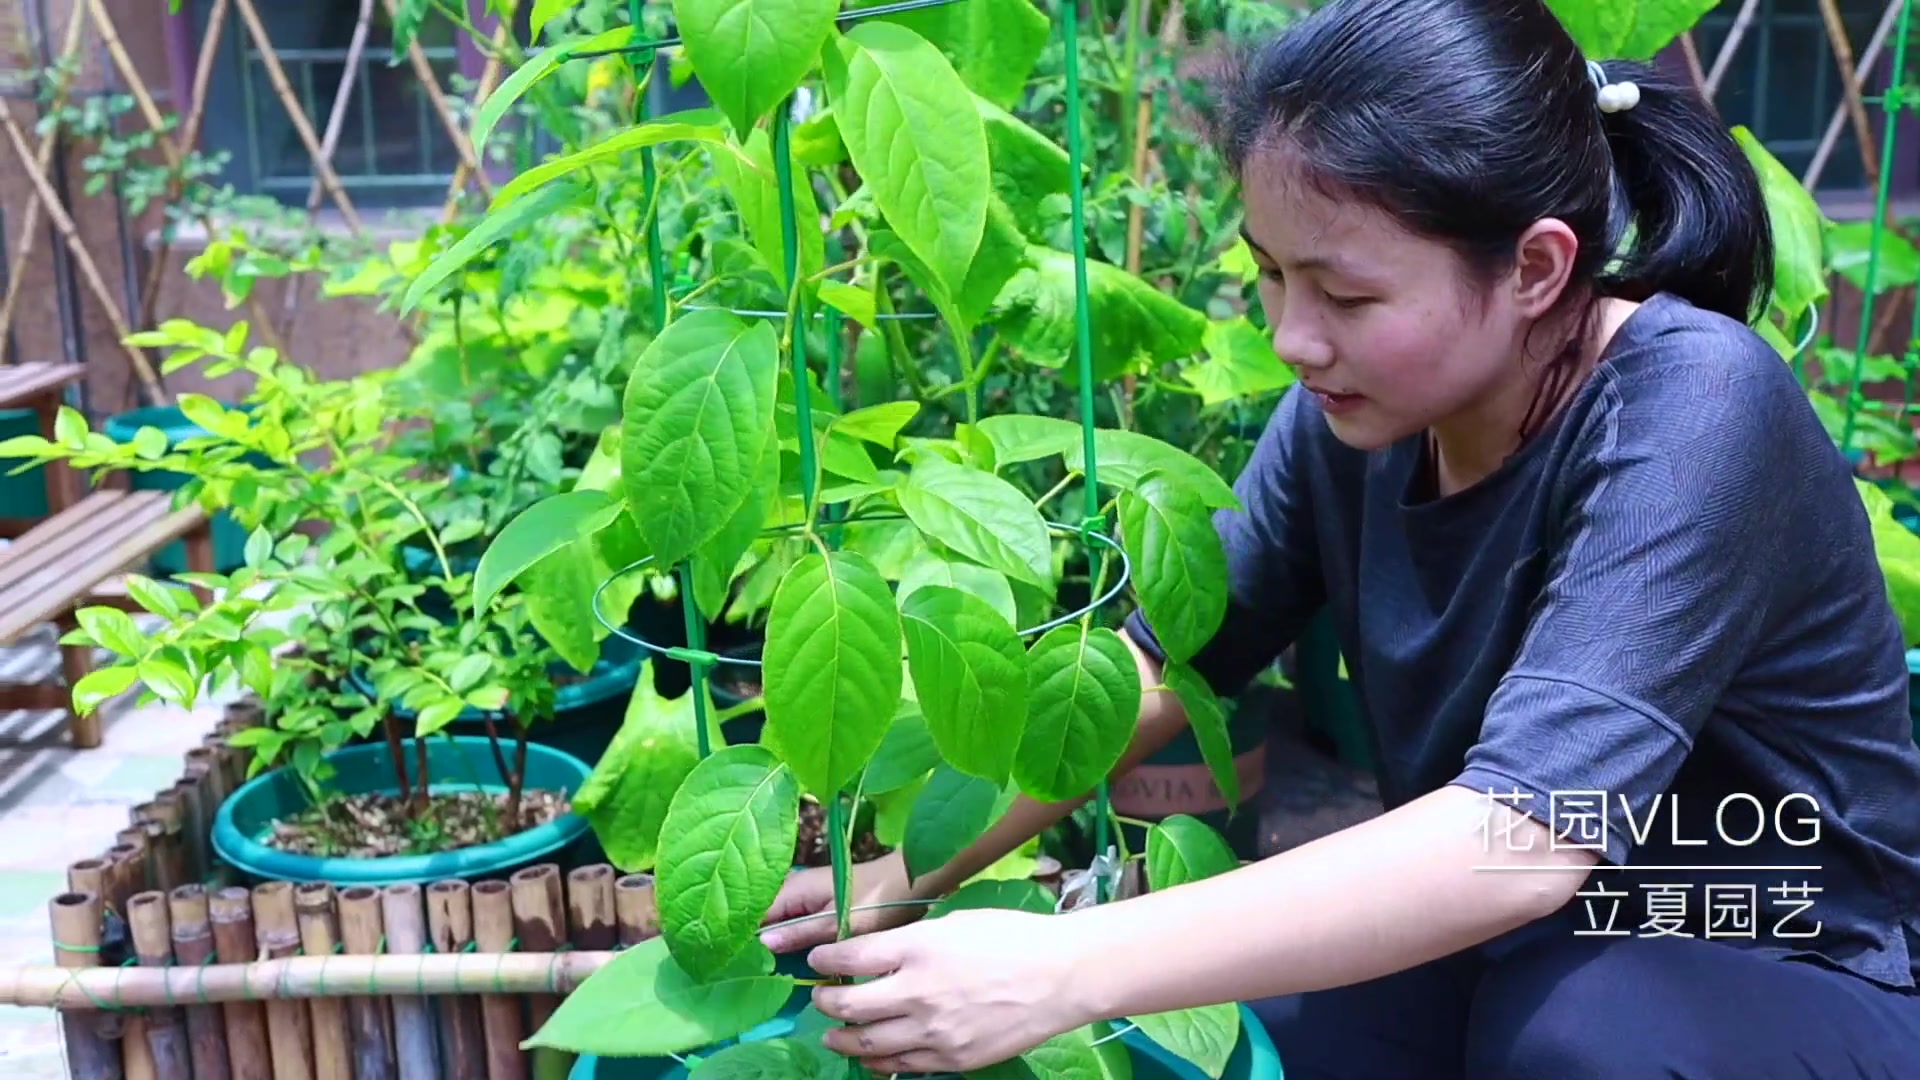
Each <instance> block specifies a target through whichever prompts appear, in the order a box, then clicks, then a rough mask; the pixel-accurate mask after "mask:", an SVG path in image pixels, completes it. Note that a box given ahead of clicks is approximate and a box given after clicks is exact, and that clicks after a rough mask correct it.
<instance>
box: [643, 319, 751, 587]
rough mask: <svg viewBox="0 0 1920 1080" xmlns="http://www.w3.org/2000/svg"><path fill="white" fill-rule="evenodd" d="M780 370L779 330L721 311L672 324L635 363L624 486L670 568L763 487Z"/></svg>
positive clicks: (654, 548) (645, 530) (657, 552)
mask: <svg viewBox="0 0 1920 1080" xmlns="http://www.w3.org/2000/svg"><path fill="white" fill-rule="evenodd" d="M779 366H780V351H779V344H778V342H777V341H776V339H775V337H774V331H773V328H772V327H771V326H769V325H768V324H767V323H765V322H754V323H749V322H747V321H745V320H743V319H741V318H739V317H737V316H735V315H732V314H730V313H728V312H726V311H721V310H712V309H710V310H705V311H695V312H692V313H689V314H688V315H686V316H685V317H683V318H681V319H678V320H676V321H675V322H673V323H671V324H669V325H668V327H667V328H666V329H665V330H663V331H661V333H660V336H659V337H657V338H654V339H653V343H652V344H651V345H649V346H648V347H647V351H646V352H645V353H644V354H642V355H641V357H640V359H639V360H638V361H636V362H635V363H634V365H633V374H632V376H631V378H630V379H629V381H628V382H627V391H626V400H625V409H626V415H625V418H624V420H623V422H622V429H621V436H620V454H621V470H620V471H621V480H622V482H623V484H624V485H625V488H626V496H627V506H628V507H629V509H630V510H631V511H632V514H633V519H634V521H635V523H636V524H638V525H639V526H640V529H641V532H642V533H643V534H644V535H645V537H646V540H647V545H648V546H649V547H650V548H651V549H652V551H653V553H654V555H655V556H656V557H657V558H658V559H659V562H660V565H661V566H662V567H663V568H664V567H669V566H672V565H674V564H675V563H677V562H679V561H680V560H681V559H682V558H684V557H686V555H687V554H688V553H689V552H691V551H693V550H694V549H696V548H698V547H699V546H700V545H702V544H704V543H706V542H707V541H709V540H711V539H713V537H714V536H716V535H717V534H718V533H719V532H720V531H721V530H722V529H723V528H725V527H726V525H727V523H728V521H729V520H730V519H731V518H732V517H733V516H734V513H735V512H736V511H738V510H739V509H740V504H741V503H743V502H745V501H746V500H747V498H748V497H749V496H750V495H751V494H752V492H753V490H754V487H755V485H756V484H757V483H758V482H759V480H760V467H761V461H762V458H763V456H764V455H765V453H766V451H767V446H768V440H767V430H768V428H769V427H770V426H771V425H772V424H773V406H774V396H775V379H776V377H777V376H778V374H779Z"/></svg>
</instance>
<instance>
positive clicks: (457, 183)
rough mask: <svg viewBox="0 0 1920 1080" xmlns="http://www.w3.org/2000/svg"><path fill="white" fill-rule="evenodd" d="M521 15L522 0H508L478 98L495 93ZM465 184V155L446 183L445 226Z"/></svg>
mask: <svg viewBox="0 0 1920 1080" xmlns="http://www.w3.org/2000/svg"><path fill="white" fill-rule="evenodd" d="M519 15H520V0H507V8H506V11H505V12H504V13H503V14H502V15H501V16H500V20H499V23H498V24H497V25H496V26H495V27H494V28H493V48H492V49H490V50H488V52H487V65H486V67H484V68H481V69H480V86H479V88H478V89H477V90H475V91H474V96H473V99H474V100H475V101H485V100H487V96H488V95H490V94H492V93H493V87H494V84H495V83H497V82H498V81H499V80H500V67H501V63H500V61H501V57H502V56H503V55H504V54H505V51H506V45H507V31H508V29H509V28H510V27H512V25H513V21H514V20H515V19H516V18H519ZM474 154H475V168H478V169H479V170H481V173H482V175H484V174H485V172H486V162H484V161H479V160H478V157H479V151H478V150H475V151H474ZM466 187H467V162H466V159H465V158H462V159H461V160H460V164H459V165H458V166H456V167H455V168H454V170H453V182H452V183H451V184H448V185H447V202H446V205H445V206H443V207H441V209H440V223H441V224H442V225H451V224H452V223H453V215H454V213H455V212H456V211H458V210H459V209H460V196H461V195H462V194H464V193H465V191H466Z"/></svg>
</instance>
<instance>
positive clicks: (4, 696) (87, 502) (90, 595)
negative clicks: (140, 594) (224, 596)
mask: <svg viewBox="0 0 1920 1080" xmlns="http://www.w3.org/2000/svg"><path fill="white" fill-rule="evenodd" d="M176 540H184V541H185V543H186V548H187V565H188V567H189V568H190V569H193V570H196V571H200V572H202V573H210V572H211V571H212V570H213V534H212V531H211V527H210V524H209V522H208V519H207V516H206V514H205V513H204V512H202V511H201V510H200V509H199V508H198V507H194V506H189V507H186V508H185V509H181V510H175V509H173V507H172V495H171V493H170V492H165V491H113V490H105V491H96V492H93V493H92V494H89V495H87V496H85V497H83V498H82V499H80V501H78V502H76V503H74V504H73V505H71V506H68V507H66V508H65V509H62V510H60V511H58V512H57V513H55V514H53V515H52V516H50V517H48V518H47V519H45V520H44V521H41V522H39V523H38V524H36V525H34V526H33V527H32V528H30V529H28V530H27V532H26V533H25V534H24V535H22V536H21V537H20V538H19V539H18V540H15V541H14V542H13V543H12V544H10V545H8V546H7V547H5V548H3V549H0V645H13V644H17V643H18V642H19V641H20V640H21V639H22V638H24V637H26V636H27V635H28V634H30V633H32V632H33V630H34V629H35V628H36V627H38V626H40V625H42V624H44V623H49V622H50V623H53V624H54V625H55V626H57V627H58V628H59V630H60V632H61V633H62V634H63V635H64V634H65V633H67V632H68V631H70V630H72V629H74V628H75V627H76V626H77V625H78V624H77V623H76V622H75V621H74V612H75V611H76V610H78V609H79V608H82V607H87V606H89V605H92V604H102V605H107V606H111V607H118V608H121V609H124V610H129V611H135V612H137V611H141V610H143V609H141V608H140V607H139V606H138V605H137V604H134V603H132V601H131V600H130V598H128V597H125V596H117V595H112V594H105V595H100V594H98V593H97V591H98V590H99V588H100V587H101V586H102V585H104V584H106V583H107V582H108V581H109V580H111V579H113V578H116V577H118V576H119V575H121V574H124V573H125V572H127V571H128V570H130V569H133V568H134V567H135V566H137V565H138V564H140V563H141V562H143V561H145V560H146V559H148V558H151V557H152V556H153V554H154V553H155V552H157V551H159V550H160V549H161V548H163V547H165V546H167V545H168V544H171V543H173V542H174V541H176ZM202 599H203V601H204V599H205V597H204V594H203V597H202ZM60 667H61V673H62V675H63V676H64V677H65V681H64V684H61V683H10V684H8V683H0V709H49V710H56V711H60V712H64V713H66V714H67V723H68V730H69V732H70V733H71V736H72V740H73V746H74V747H75V748H76V749H81V750H86V749H91V748H93V747H96V746H99V745H100V739H101V731H100V714H99V713H97V712H96V713H93V714H92V715H90V716H84V717H82V716H77V715H75V714H74V711H73V698H72V688H73V686H74V684H75V683H78V682H79V681H80V680H81V678H83V677H84V676H85V675H86V674H87V673H88V672H90V671H92V670H93V648H92V647H91V646H83V645H62V646H60Z"/></svg>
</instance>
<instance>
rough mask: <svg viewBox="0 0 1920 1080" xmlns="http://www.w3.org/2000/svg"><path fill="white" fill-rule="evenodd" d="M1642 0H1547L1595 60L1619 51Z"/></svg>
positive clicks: (1577, 42) (1564, 24)
mask: <svg viewBox="0 0 1920 1080" xmlns="http://www.w3.org/2000/svg"><path fill="white" fill-rule="evenodd" d="M1638 3H1639V0H1547V7H1548V8H1550V9H1552V11H1553V13H1554V14H1555V15H1556V16H1558V17H1559V19H1560V23H1561V25H1563V26H1565V27H1566V28H1567V33H1568V34H1569V35H1571V36H1572V37H1573V43H1574V44H1575V45H1578V46H1580V51H1581V52H1582V53H1584V54H1586V55H1587V56H1589V57H1591V58H1593V59H1595V60H1605V59H1608V58H1611V57H1616V56H1618V55H1619V50H1620V46H1621V45H1622V44H1624V43H1625V42H1626V40H1627V35H1628V34H1629V33H1631V32H1632V30H1633V23H1634V10H1633V9H1634V8H1635V7H1636V6H1637V5H1638Z"/></svg>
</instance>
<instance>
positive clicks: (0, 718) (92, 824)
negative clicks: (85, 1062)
mask: <svg viewBox="0 0 1920 1080" xmlns="http://www.w3.org/2000/svg"><path fill="white" fill-rule="evenodd" d="M58 667H59V657H58V653H57V651H56V650H55V649H54V647H53V637H52V635H51V633H50V632H49V633H48V634H47V635H45V636H44V637H43V638H41V639H39V640H36V641H34V642H32V643H31V644H28V645H25V646H22V647H19V648H14V649H5V650H0V679H3V680H8V681H12V680H19V679H27V678H41V677H44V676H45V675H46V674H47V673H48V672H49V671H57V670H58ZM134 699H135V695H132V694H129V695H127V696H125V697H123V698H121V699H120V700H119V701H117V702H113V703H110V704H109V705H107V707H106V708H105V709H104V710H103V719H104V727H105V730H106V738H105V741H104V742H103V743H102V745H101V746H100V747H99V748H98V749H94V750H82V751H76V750H74V749H72V748H71V747H70V746H69V745H68V743H67V738H66V731H65V729H64V726H63V724H62V722H61V720H60V718H59V717H57V716H55V715H53V714H50V713H0V968H13V967H19V966H23V965H29V964H51V963H52V962H53V946H52V945H51V943H50V940H51V939H50V937H49V926H48V922H47V901H49V900H50V899H52V898H53V897H54V896H55V895H56V894H57V893H59V892H60V891H61V890H63V889H64V888H65V887H66V868H67V865H68V864H69V863H72V862H74V861H75V860H78V859H84V858H88V857H91V856H94V855H98V854H99V853H101V852H102V851H105V850H106V848H107V847H109V846H111V845H112V844H113V838H114V834H115V833H117V832H119V831H120V830H121V829H124V828H126V827H127V824H128V817H127V812H128V811H129V810H130V809H131V808H132V807H134V806H136V805H138V804H140V803H142V802H145V801H147V800H149V799H151V798H153V796H154V793H155V792H157V791H160V790H161V789H163V788H165V787H167V786H168V785H169V784H171V783H173V781H174V780H175V779H177V778H178V777H179V775H180V770H181V759H182V756H183V755H184V754H185V753H186V752H187V751H188V750H189V749H191V748H192V747H194V746H196V745H198V744H199V742H200V739H201V737H202V736H203V735H205V734H206V733H207V732H208V731H210V730H212V728H213V726H214V724H215V723H217V722H218V721H219V719H220V705H219V703H217V702H215V703H211V704H210V705H207V706H203V707H201V708H199V709H196V710H194V711H193V712H191V713H189V712H185V711H183V710H180V709H178V708H173V707H167V706H149V707H147V708H138V709H137V708H134V707H133V701H134ZM65 1076H66V1070H65V1066H64V1064H63V1063H62V1061H61V1056H60V1032H59V1027H58V1024H57V1022H56V1020H55V1018H54V1014H53V1013H52V1012H51V1011H49V1010H46V1009H18V1008H11V1007H8V1006H5V1005H0V1077H5V1078H6V1080H56V1078H63V1077H65Z"/></svg>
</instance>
